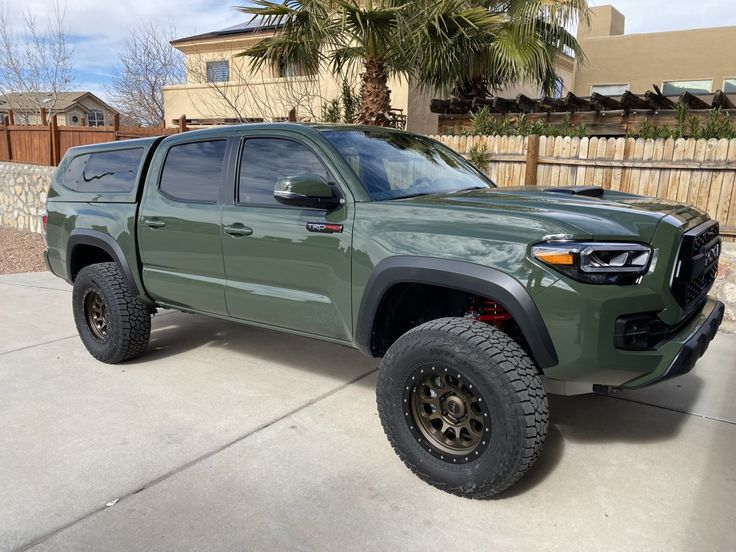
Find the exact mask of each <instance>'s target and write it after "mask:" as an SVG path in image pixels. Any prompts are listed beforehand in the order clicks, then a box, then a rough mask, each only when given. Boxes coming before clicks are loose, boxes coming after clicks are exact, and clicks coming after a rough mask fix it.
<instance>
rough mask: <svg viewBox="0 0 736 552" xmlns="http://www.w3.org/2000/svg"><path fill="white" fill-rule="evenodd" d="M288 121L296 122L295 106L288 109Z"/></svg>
mask: <svg viewBox="0 0 736 552" xmlns="http://www.w3.org/2000/svg"><path fill="white" fill-rule="evenodd" d="M289 122H290V123H296V107H292V108H291V109H290V110H289Z"/></svg>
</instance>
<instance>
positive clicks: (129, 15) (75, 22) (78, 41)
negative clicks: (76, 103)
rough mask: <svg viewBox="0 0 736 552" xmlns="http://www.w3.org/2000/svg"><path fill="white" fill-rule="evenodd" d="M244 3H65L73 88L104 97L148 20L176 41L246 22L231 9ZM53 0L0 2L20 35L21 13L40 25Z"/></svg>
mask: <svg viewBox="0 0 736 552" xmlns="http://www.w3.org/2000/svg"><path fill="white" fill-rule="evenodd" d="M246 3H247V2H246V1H242V2H238V1H237V0H236V1H235V2H228V1H227V0H226V1H225V2H222V1H216V0H176V1H174V0H121V1H118V2H112V1H110V0H106V1H98V0H67V2H66V18H65V26H66V28H67V30H68V32H69V34H70V35H71V37H72V39H73V42H74V66H75V69H76V71H77V73H78V78H77V81H78V82H77V88H79V89H83V90H91V91H93V92H95V93H101V94H104V83H106V82H108V81H109V79H110V76H111V75H112V72H113V71H114V68H115V64H116V63H117V60H118V52H119V51H120V50H121V49H122V48H123V47H124V46H125V43H126V41H127V39H128V35H129V33H130V31H131V30H133V29H135V28H138V27H140V26H142V25H145V24H147V23H149V22H152V23H154V24H155V25H157V26H159V27H160V28H161V30H162V33H164V34H168V32H169V30H170V29H175V31H176V36H177V37H183V36H189V35H193V34H199V33H205V32H209V31H213V30H217V29H222V28H225V27H228V26H231V25H234V24H236V23H238V22H240V21H247V19H248V18H249V16H247V15H245V14H241V13H239V12H238V11H236V10H235V8H234V7H233V6H234V5H241V4H246ZM53 5H54V0H24V1H23V2H12V3H10V2H8V3H6V4H5V8H6V10H7V11H8V12H9V16H10V21H11V24H12V25H13V27H14V28H15V29H16V30H18V31H21V30H22V27H23V14H24V13H25V12H31V13H33V14H35V15H36V19H37V22H38V23H39V24H45V21H44V20H43V19H44V14H46V13H49V12H50V11H51V10H52V7H53Z"/></svg>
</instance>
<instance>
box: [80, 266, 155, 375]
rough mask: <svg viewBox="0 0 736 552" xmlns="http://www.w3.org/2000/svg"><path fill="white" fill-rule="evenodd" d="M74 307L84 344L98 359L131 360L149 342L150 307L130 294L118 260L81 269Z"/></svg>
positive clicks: (105, 360)
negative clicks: (116, 262)
mask: <svg viewBox="0 0 736 552" xmlns="http://www.w3.org/2000/svg"><path fill="white" fill-rule="evenodd" d="M72 310H73V311H74V322H75V324H76V326H77V331H78V332H79V337H80V338H81V339H82V343H84V346H85V347H86V348H87V350H88V351H89V353H90V354H91V355H92V356H93V357H95V358H96V359H97V360H99V361H102V362H107V363H108V364H117V363H118V362H123V361H125V360H130V359H132V358H135V357H137V356H138V355H139V354H141V352H143V350H144V349H145V348H146V345H148V339H149V337H150V335H151V314H150V310H149V308H148V307H147V306H146V305H144V304H143V303H141V302H140V301H139V300H138V299H136V298H135V297H134V296H133V295H132V294H131V292H130V290H129V289H128V285H127V283H126V282H125V278H123V275H122V274H121V272H120V269H119V268H118V266H117V265H116V264H115V263H98V264H93V265H90V266H86V267H84V268H83V269H82V270H80V271H79V274H78V275H77V278H76V279H75V280H74V290H73V293H72Z"/></svg>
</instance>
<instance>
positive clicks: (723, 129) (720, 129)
mask: <svg viewBox="0 0 736 552" xmlns="http://www.w3.org/2000/svg"><path fill="white" fill-rule="evenodd" d="M675 121H676V123H675V127H674V128H670V127H668V126H666V125H665V126H658V125H656V124H654V123H653V122H652V121H651V120H650V119H647V120H646V121H644V122H643V123H641V124H640V125H639V126H638V127H637V129H636V130H635V131H633V132H629V133H628V134H627V135H626V136H627V138H645V139H650V138H651V139H656V138H696V139H698V138H703V139H705V140H709V139H711V138H716V139H720V138H727V139H729V140H730V139H732V138H736V127H735V126H734V121H733V119H732V118H731V116H730V115H728V114H726V113H722V112H721V110H720V109H714V110H713V111H711V112H710V113H708V117H707V118H706V120H705V122H704V123H702V122H701V119H700V117H698V116H697V115H691V114H690V113H689V111H688V109H687V106H685V105H683V104H678V105H677V106H676V107H675Z"/></svg>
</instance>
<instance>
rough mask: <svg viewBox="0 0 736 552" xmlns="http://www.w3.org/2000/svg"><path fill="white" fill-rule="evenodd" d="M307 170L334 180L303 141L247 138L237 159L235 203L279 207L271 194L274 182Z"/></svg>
mask: <svg viewBox="0 0 736 552" xmlns="http://www.w3.org/2000/svg"><path fill="white" fill-rule="evenodd" d="M306 173H313V174H318V175H320V176H322V177H323V178H324V179H325V180H327V181H328V182H332V181H333V178H332V175H331V174H330V172H329V171H328V170H327V169H326V168H325V166H324V165H323V164H322V162H321V161H320V160H319V157H317V155H315V153H314V152H313V151H312V150H310V149H309V148H308V147H306V146H305V145H303V144H300V143H298V142H293V141H291V140H283V139H280V138H251V139H249V140H246V141H245V145H244V147H243V155H242V157H241V160H240V182H239V186H238V203H246V204H249V205H278V206H282V205H281V204H280V203H278V202H277V201H276V199H274V197H273V190H274V187H275V186H276V182H278V181H279V179H281V178H284V177H285V176H299V175H302V174H306Z"/></svg>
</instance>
